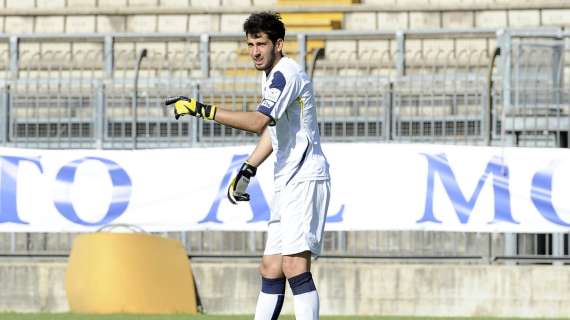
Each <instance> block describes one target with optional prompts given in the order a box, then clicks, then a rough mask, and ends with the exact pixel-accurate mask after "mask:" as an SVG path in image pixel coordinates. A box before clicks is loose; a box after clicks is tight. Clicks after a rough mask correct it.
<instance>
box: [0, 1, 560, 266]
mask: <svg viewBox="0 0 570 320" xmlns="http://www.w3.org/2000/svg"><path fill="white" fill-rule="evenodd" d="M398 2H399V1H396V4H394V5H386V6H384V5H383V4H382V3H380V2H377V1H360V2H359V1H325V0H323V1H322V2H320V1H314V2H311V5H310V6H306V7H301V6H300V5H299V4H298V3H299V2H298V1H294V0H291V1H277V2H274V1H234V2H232V1H217V2H208V3H209V4H212V3H214V4H217V5H211V6H209V7H208V9H207V10H206V9H204V5H205V3H204V2H201V1H190V2H189V1H161V2H160V5H161V6H159V2H158V1H150V0H149V1H126V0H125V1H102V0H100V1H79V0H77V1H71V0H70V1H55V2H45V1H4V2H2V3H0V5H1V6H4V7H3V8H2V9H4V10H0V26H2V28H3V29H2V31H3V32H4V33H3V34H1V35H0V84H1V86H0V97H1V99H0V101H1V102H0V104H2V106H3V108H5V110H6V112H8V113H10V118H9V119H10V120H9V122H6V121H7V120H6V119H7V118H3V119H2V120H1V121H3V123H2V127H4V128H7V132H6V133H3V134H2V135H1V136H0V138H1V139H0V140H1V142H2V144H3V145H8V146H16V147H39V148H94V147H104V148H110V149H121V148H131V147H132V145H133V137H135V138H134V139H136V140H137V143H138V145H139V146H140V147H145V148H157V147H180V146H193V145H207V144H211V143H218V144H226V145H227V144H242V143H249V142H252V141H254V140H255V137H254V136H252V135H247V134H243V133H239V132H237V131H235V130H233V129H228V128H222V127H220V126H217V125H211V124H203V125H200V127H198V128H191V127H190V126H189V124H187V123H177V122H174V121H172V119H170V117H169V116H168V115H167V114H166V113H165V112H164V111H163V110H162V109H160V108H157V107H156V106H157V105H159V104H160V103H161V99H162V97H163V96H165V95H166V94H168V93H172V92H178V91H180V90H188V88H192V90H195V92H198V93H200V94H201V95H202V97H203V98H204V99H207V100H208V101H211V102H214V103H221V104H231V105H234V106H235V107H236V108H238V109H243V110H252V109H253V108H254V107H255V106H256V103H257V102H258V101H257V99H258V92H257V89H256V88H257V82H256V81H257V80H256V79H255V78H254V77H252V73H251V71H250V69H251V68H250V66H249V63H248V61H247V57H244V51H243V50H244V47H243V37H242V36H241V35H235V34H234V33H235V32H236V31H238V29H239V30H241V23H242V21H243V18H244V17H245V16H246V15H247V12H248V11H249V10H251V5H256V6H260V7H263V8H265V7H268V6H274V5H277V7H276V9H278V10H279V9H282V11H283V17H284V20H285V22H286V23H287V25H288V26H289V30H290V31H292V32H296V33H297V34H299V33H303V34H305V36H306V41H307V42H306V43H305V48H306V49H305V51H304V52H300V50H301V47H302V46H299V42H298V41H296V40H295V39H293V40H292V41H289V47H287V48H286V49H287V51H289V52H291V56H293V57H295V58H297V59H299V57H298V55H305V63H306V66H307V70H310V71H311V73H312V74H313V75H314V79H315V87H316V89H317V93H318V101H319V104H320V105H319V109H320V111H319V112H320V114H319V117H320V120H321V123H320V125H321V132H322V135H323V139H324V140H325V141H329V142H332V141H349V142H354V141H394V142H437V143H450V144H470V145H486V144H489V143H493V142H494V143H497V141H508V142H509V143H511V142H512V143H513V144H518V145H521V146H522V145H524V146H565V145H567V136H566V133H564V132H563V130H560V128H555V127H551V126H550V125H549V124H548V123H546V124H543V125H542V126H535V127H532V128H531V129H532V130H531V129H528V127H525V126H530V125H531V124H532V123H534V122H532V121H525V120H524V119H527V120H528V118H520V116H521V115H526V114H528V113H529V112H534V114H535V115H537V114H538V115H540V116H544V114H545V112H552V110H551V109H549V108H548V107H545V108H539V109H537V108H534V109H530V108H527V107H528V106H529V105H530V104H531V102H532V101H534V100H533V99H536V97H537V96H538V97H540V96H539V92H538V89H536V87H535V89H536V90H535V91H528V90H529V89H528V88H529V87H532V85H530V84H529V83H530V82H527V83H526V84H523V83H521V84H520V86H518V87H516V88H518V89H516V90H518V91H517V92H521V90H522V88H523V87H524V88H526V89H525V90H527V92H530V93H529V95H528V96H526V98H525V97H524V96H521V97H523V98H522V99H520V100H518V101H519V102H518V103H519V104H518V105H517V106H516V107H517V108H514V109H512V110H511V111H512V112H513V115H517V116H518V118H517V117H515V116H513V117H510V118H508V119H507V120H508V121H506V122H504V123H503V122H499V121H498V120H497V119H498V115H499V114H500V113H501V112H502V110H501V107H500V106H501V105H502V101H503V100H502V94H503V90H504V88H503V87H502V86H503V83H502V82H501V79H502V78H501V77H500V74H499V71H498V70H496V69H492V70H491V72H492V75H493V77H492V78H493V79H495V82H494V86H493V87H492V90H491V96H489V92H488V91H487V86H488V84H489V83H488V79H487V74H488V72H489V62H490V61H491V58H492V56H493V52H494V49H495V46H496V45H497V44H498V41H500V40H501V39H500V37H498V36H497V34H496V31H497V30H498V29H500V28H521V27H525V28H533V29H535V28H538V27H552V28H556V29H555V30H553V31H552V30H551V31H552V32H550V33H545V34H544V36H541V33H540V32H538V33H536V35H535V36H534V40H533V41H535V42H540V43H541V44H543V45H544V46H542V47H543V49H541V50H543V51H541V52H537V50H536V49H534V47H533V46H532V45H529V43H528V41H527V40H525V39H527V38H528V37H527V36H520V37H517V36H515V35H514V36H512V39H511V40H513V42H512V43H513V45H514V47H516V48H521V50H520V51H515V53H516V55H515V56H513V61H515V62H514V64H513V65H517V64H516V63H517V62H516V61H518V66H520V68H522V69H520V70H523V69H524V70H527V72H528V77H529V79H530V78H532V77H534V78H535V79H536V78H537V75H538V74H539V72H537V71H536V70H541V72H543V74H545V75H547V76H548V77H549V78H550V79H554V78H552V77H551V75H552V72H553V71H552V70H551V69H549V68H550V67H548V66H549V63H551V62H552V61H555V62H556V61H559V60H556V59H555V57H557V56H565V55H566V54H567V49H566V47H564V46H562V47H561V45H562V44H561V43H562V42H563V41H564V40H567V37H566V34H562V30H560V29H558V28H560V27H564V26H567V25H570V18H569V17H570V15H569V14H567V13H568V12H569V10H570V6H569V5H568V4H567V3H566V2H563V1H560V2H557V3H556V4H552V2H549V3H550V4H548V6H547V7H540V5H538V4H531V3H529V2H528V1H514V2H510V3H508V4H507V3H506V2H505V4H496V3H495V2H492V1H480V2H477V3H475V2H469V3H463V2H462V3H461V4H460V6H459V7H458V5H459V4H458V3H457V2H449V3H447V2H445V3H443V4H438V5H436V6H435V7H434V6H432V5H431V4H430V2H429V1H422V0H418V1H415V2H414V1H412V2H406V3H407V4H405V3H398ZM410 3H411V4H410ZM537 3H538V2H537ZM188 4H190V5H188ZM303 4H306V2H305V1H303ZM381 4H382V5H381ZM490 4H495V5H496V6H494V7H492V8H493V9H489V5H490ZM264 6H265V7H264ZM458 8H459V9H460V10H458ZM319 10H320V11H322V12H318V11H319ZM331 30H335V31H338V32H332V33H327V32H324V31H331ZM397 30H400V32H397ZM125 32H126V33H125ZM166 32H169V34H168V35H165V34H166ZM172 32H182V33H184V32H188V34H187V35H184V34H174V35H173V34H170V33H172ZM207 32H208V33H209V34H208V37H206V38H201V37H200V34H203V33H207ZM561 38H563V39H561ZM525 41H526V42H525ZM142 48H148V49H149V54H148V57H147V58H145V60H144V61H143V62H142V65H141V74H140V76H141V83H140V85H141V88H142V89H141V90H142V91H144V92H145V95H144V97H141V99H142V100H144V102H143V101H137V102H138V103H142V104H144V107H142V108H140V110H139V111H138V112H139V114H138V119H139V122H137V123H136V128H137V130H136V131H137V132H136V133H133V128H134V127H135V126H134V125H133V113H132V111H131V110H130V109H126V110H125V108H124V107H122V106H124V105H125V104H127V105H130V104H132V101H133V97H132V91H133V81H132V80H133V78H134V69H135V64H136V58H137V55H138V53H139V52H140V50H141V49H142ZM321 48H324V50H325V54H323V55H322V56H321V57H319V58H318V62H317V64H316V66H313V65H312V62H313V60H314V59H313V54H314V53H315V52H317V50H318V49H321ZM544 50H546V51H544ZM561 50H562V51H561ZM202 52H207V55H208V57H207V58H203V54H202ZM545 54H547V55H549V57H550V58H549V59H547V60H537V59H532V57H536V56H542V57H544V56H545ZM517 59H518V60H517ZM301 60H302V59H301ZM560 61H563V60H560ZM561 63H563V62H561ZM525 68H526V69H525ZM520 70H519V71H520ZM524 70H523V71H524ZM532 70H534V71H532ZM567 70H568V68H567V67H564V71H565V72H567ZM562 78H564V77H562ZM535 82H536V81H535ZM523 85H524V86H523ZM545 85H548V86H550V87H551V88H558V86H559V85H560V84H556V83H552V82H550V83H546V84H545ZM367 88H375V90H373V91H371V90H369V89H367ZM541 90H548V89H545V88H542V89H541ZM103 97H104V99H103ZM489 98H492V100H491V101H492V102H493V104H494V105H495V106H496V109H494V111H493V112H494V113H493V119H494V121H496V122H494V123H493V127H492V128H489V127H487V125H488V124H487V123H488V122H487V119H486V118H485V113H484V110H486V108H488V104H487V103H488V101H489ZM544 99H546V98H544ZM38 101H43V102H45V101H49V102H50V103H49V104H50V105H51V106H55V107H49V108H46V107H44V106H41V104H38V103H37V102H38ZM544 101H545V105H548V104H549V103H552V101H551V100H548V99H546V100H544ZM101 108H104V109H105V116H104V117H103V115H102V114H101V113H100V110H101ZM566 109H567V107H564V108H562V109H557V110H556V111H555V113H556V114H557V115H564V114H566V112H567V110H566ZM521 119H522V120H521ZM193 130H197V134H193V133H194V131H193ZM489 132H490V133H491V138H492V141H489V139H488V133H489ZM543 132H547V133H548V134H546V135H545V134H543ZM564 141H566V142H564ZM170 236H172V237H178V238H181V239H185V242H186V244H187V246H188V250H189V251H190V252H191V253H195V254H227V253H233V252H239V253H244V254H258V253H259V250H261V247H262V244H263V235H261V234H248V233H224V234H223V235H222V234H215V233H184V234H172V235H170ZM0 237H2V241H1V247H0V250H2V251H4V252H25V253H34V252H36V253H38V252H40V253H41V252H55V253H65V252H67V251H68V250H69V244H70V240H71V239H72V238H73V235H69V234H49V235H48V234H1V235H0ZM493 237H495V238H493ZM552 237H553V236H552V235H537V236H534V235H533V236H529V237H520V238H519V239H518V240H517V241H518V242H519V245H518V249H517V250H515V251H516V252H517V253H520V254H531V255H550V254H551V253H552V248H551V247H549V245H548V243H549V242H550V241H551V240H552ZM361 238H366V239H367V241H362V240H361ZM492 238H493V239H492ZM228 239H230V240H228ZM387 239H389V240H387ZM490 239H491V240H492V241H491V240H490ZM387 242H391V243H393V242H396V243H399V244H398V245H397V246H395V247H382V244H383V243H387ZM490 242H492V246H491V249H489V247H490V246H489V243H490ZM449 243H453V244H454V246H453V247H452V248H450V247H449V245H448V244H449ZM504 243H505V239H504V237H503V235H479V234H441V233H423V234H415V233H406V232H402V233H365V232H358V233H352V232H338V233H330V234H329V235H327V242H326V250H325V252H329V253H331V254H335V255H347V256H354V255H368V256H378V255H392V254H398V253H407V254H409V255H414V254H417V255H418V256H421V255H422V254H423V255H425V254H426V252H428V255H436V256H446V255H449V256H463V255H466V256H471V255H473V254H479V255H481V256H489V255H491V253H492V252H494V253H496V252H502V251H503V250H505V245H504ZM196 244H199V246H198V247H196V246H195V245H196ZM467 244H469V246H468V245H467ZM474 244H475V245H474ZM511 250H512V248H511ZM511 253H512V252H511Z"/></svg>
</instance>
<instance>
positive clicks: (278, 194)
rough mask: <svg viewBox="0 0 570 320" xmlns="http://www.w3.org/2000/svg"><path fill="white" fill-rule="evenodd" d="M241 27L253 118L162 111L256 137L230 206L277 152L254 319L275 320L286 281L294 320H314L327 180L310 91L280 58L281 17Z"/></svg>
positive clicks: (184, 104) (200, 106) (197, 110)
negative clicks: (315, 267)
mask: <svg viewBox="0 0 570 320" xmlns="http://www.w3.org/2000/svg"><path fill="white" fill-rule="evenodd" d="M243 27H244V31H245V35H246V38H247V45H248V48H249V55H250V57H251V58H252V60H253V63H254V66H255V68H256V69H257V70H259V71H263V72H264V77H263V81H262V87H261V88H262V101H261V103H260V104H259V106H258V107H257V110H256V111H252V112H234V111H228V110H225V109H223V108H219V107H217V106H214V105H208V104H204V103H201V102H199V101H196V100H195V99H191V98H186V97H182V96H179V97H170V98H168V100H167V101H166V104H167V105H171V104H173V105H174V114H175V117H176V119H178V118H179V117H180V116H185V115H192V116H196V117H200V118H204V119H207V120H213V121H216V122H217V123H220V124H223V125H226V126H230V127H233V128H237V129H241V130H246V131H250V132H254V133H258V134H259V135H260V139H259V142H258V143H257V145H256V147H255V149H254V150H253V152H252V153H251V155H250V156H249V158H248V160H247V161H246V162H245V163H244V164H243V165H242V166H241V169H240V170H239V172H238V174H237V175H236V177H235V178H234V179H233V180H232V182H231V183H230V186H229V189H228V198H229V200H230V201H231V202H232V203H236V201H248V200H249V195H248V194H247V192H246V190H247V185H248V183H249V180H250V179H251V178H252V177H254V176H255V173H256V170H257V167H258V166H259V165H261V164H262V163H263V162H264V161H265V159H267V157H268V156H269V155H270V154H271V153H272V152H276V154H275V156H276V161H275V169H274V174H275V196H274V201H273V203H272V208H271V214H270V220H269V224H268V233H267V242H266V245H265V251H264V253H263V257H262V260H261V265H260V267H259V271H260V273H261V277H262V281H261V292H260V294H259V298H258V301H257V307H256V311H255V319H267V320H270V319H277V317H278V316H279V312H280V311H281V307H282V305H283V298H284V293H285V284H286V281H287V280H288V282H289V286H290V287H291V291H292V292H293V295H294V299H293V300H294V304H295V306H294V307H295V316H296V319H298V320H304V319H318V317H319V297H318V294H317V290H316V287H315V284H314V282H313V278H312V275H311V272H310V268H311V259H310V258H311V254H313V255H318V254H319V253H320V251H321V247H322V239H323V231H324V226H325V219H326V214H327V209H328V205H329V199H330V178H329V165H328V163H327V160H326V158H325V156H324V154H323V151H322V149H321V143H320V136H319V129H318V126H317V112H316V109H315V101H314V93H313V86H312V83H311V82H310V80H309V78H308V77H307V74H306V73H305V72H304V71H303V70H302V69H301V67H300V66H299V65H298V64H297V63H296V62H295V61H294V60H292V59H290V58H288V57H285V56H284V55H283V53H282V50H283V41H284V38H285V27H284V25H283V23H282V22H281V17H280V16H279V14H277V13H272V12H261V13H254V14H251V15H250V16H249V17H248V18H247V20H246V21H245V23H244V25H243ZM286 279H287V280H286Z"/></svg>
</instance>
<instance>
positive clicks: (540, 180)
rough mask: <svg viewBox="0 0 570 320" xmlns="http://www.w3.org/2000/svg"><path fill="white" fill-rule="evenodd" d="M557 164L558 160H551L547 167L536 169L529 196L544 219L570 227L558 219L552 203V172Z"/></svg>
mask: <svg viewBox="0 0 570 320" xmlns="http://www.w3.org/2000/svg"><path fill="white" fill-rule="evenodd" d="M559 164H560V161H553V162H552V163H550V165H549V166H548V168H546V169H544V170H541V171H538V172H537V173H536V174H535V175H534V176H533V177H532V187H531V191H530V198H531V199H532V203H533V204H534V206H535V207H536V209H537V210H538V212H540V214H541V215H542V216H543V217H545V218H546V220H548V221H550V222H553V223H556V224H558V225H561V226H565V227H570V224H569V223H566V222H564V221H563V220H562V219H560V217H559V216H558V214H557V213H556V210H555V209H554V205H553V204H552V174H553V173H554V169H556V167H558V165H559Z"/></svg>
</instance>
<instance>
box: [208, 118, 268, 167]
mask: <svg viewBox="0 0 570 320" xmlns="http://www.w3.org/2000/svg"><path fill="white" fill-rule="evenodd" d="M214 120H215V121H216V122H217V123H219V124H223V125H226V126H229V127H232V128H235V129H240V130H245V131H249V132H253V133H257V134H262V133H263V132H264V130H265V127H266V126H267V125H268V124H269V122H270V121H271V118H270V117H268V116H266V115H264V114H263V113H261V112H257V111H228V110H224V109H222V108H218V109H217V111H216V117H215V118H214ZM269 145H270V146H271V141H270V144H269ZM254 152H255V151H254ZM270 153H271V152H270ZM264 160H265V159H264Z"/></svg>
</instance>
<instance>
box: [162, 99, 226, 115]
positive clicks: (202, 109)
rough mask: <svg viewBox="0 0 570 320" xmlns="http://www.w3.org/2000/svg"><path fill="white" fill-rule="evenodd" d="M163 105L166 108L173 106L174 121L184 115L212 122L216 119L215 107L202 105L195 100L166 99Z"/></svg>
mask: <svg viewBox="0 0 570 320" xmlns="http://www.w3.org/2000/svg"><path fill="white" fill-rule="evenodd" d="M164 104H165V105H167V106H169V105H171V104H174V118H176V120H178V118H180V117H181V116H185V115H191V116H195V117H198V118H204V119H207V120H214V119H215V118H216V109H217V108H216V106H214V105H209V104H204V103H201V102H199V101H197V100H196V99H191V98H188V97H185V96H175V97H168V98H166V101H165V102H164Z"/></svg>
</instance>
